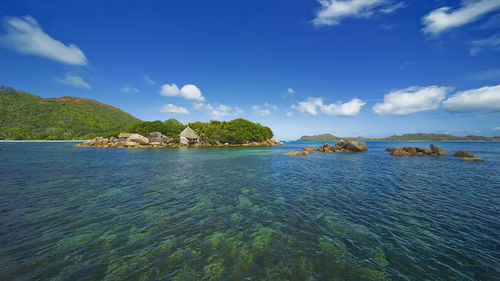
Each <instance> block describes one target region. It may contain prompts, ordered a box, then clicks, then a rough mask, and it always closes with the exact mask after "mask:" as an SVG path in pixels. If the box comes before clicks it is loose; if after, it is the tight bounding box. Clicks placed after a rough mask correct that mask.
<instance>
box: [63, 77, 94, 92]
mask: <svg viewBox="0 0 500 281" xmlns="http://www.w3.org/2000/svg"><path fill="white" fill-rule="evenodd" d="M56 82H57V83H60V84H63V85H66V86H71V87H75V88H81V89H87V90H90V88H91V86H90V84H89V83H87V82H85V80H83V78H82V77H80V76H75V75H69V74H66V76H65V77H63V78H60V77H57V78H56Z"/></svg>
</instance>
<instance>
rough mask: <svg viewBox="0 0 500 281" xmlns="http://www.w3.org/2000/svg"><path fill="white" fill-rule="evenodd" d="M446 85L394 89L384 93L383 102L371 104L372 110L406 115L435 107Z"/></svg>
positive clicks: (379, 112)
mask: <svg viewBox="0 0 500 281" xmlns="http://www.w3.org/2000/svg"><path fill="white" fill-rule="evenodd" d="M450 90H451V89H450V88H448V87H438V86H430V87H416V86H414V87H410V88H406V89H402V90H396V91H392V92H389V93H388V94H385V95H384V102H383V103H377V104H375V106H373V112H375V114H378V115H386V114H393V115H407V114H411V113H415V112H419V111H425V110H431V109H436V108H438V107H439V104H440V103H441V101H442V100H444V99H445V97H446V93H448V92H449V91H450Z"/></svg>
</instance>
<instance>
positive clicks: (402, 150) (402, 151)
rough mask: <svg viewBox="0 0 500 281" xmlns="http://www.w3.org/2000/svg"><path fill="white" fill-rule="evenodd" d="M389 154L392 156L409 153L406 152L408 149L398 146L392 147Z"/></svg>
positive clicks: (407, 154)
mask: <svg viewBox="0 0 500 281" xmlns="http://www.w3.org/2000/svg"><path fill="white" fill-rule="evenodd" d="M391 155H392V156H410V155H411V154H410V153H408V151H406V150H404V149H402V148H400V147H396V148H394V150H393V151H392V152H391Z"/></svg>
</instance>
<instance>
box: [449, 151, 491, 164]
mask: <svg viewBox="0 0 500 281" xmlns="http://www.w3.org/2000/svg"><path fill="white" fill-rule="evenodd" d="M453 156H455V157H460V160H462V161H468V162H484V159H483V158H479V157H474V154H472V153H471V152H468V151H465V150H460V151H457V152H455V154H453Z"/></svg>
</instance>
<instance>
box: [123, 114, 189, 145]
mask: <svg viewBox="0 0 500 281" xmlns="http://www.w3.org/2000/svg"><path fill="white" fill-rule="evenodd" d="M185 127H186V126H184V125H183V124H182V123H181V122H179V121H177V120H176V119H168V120H166V121H165V122H161V121H141V122H137V123H135V124H132V125H130V126H128V128H127V132H129V133H136V134H140V135H143V136H148V135H149V134H150V133H152V132H160V133H162V134H164V135H166V136H167V137H169V138H172V139H174V140H177V141H179V134H180V133H181V132H182V130H184V128H185Z"/></svg>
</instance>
